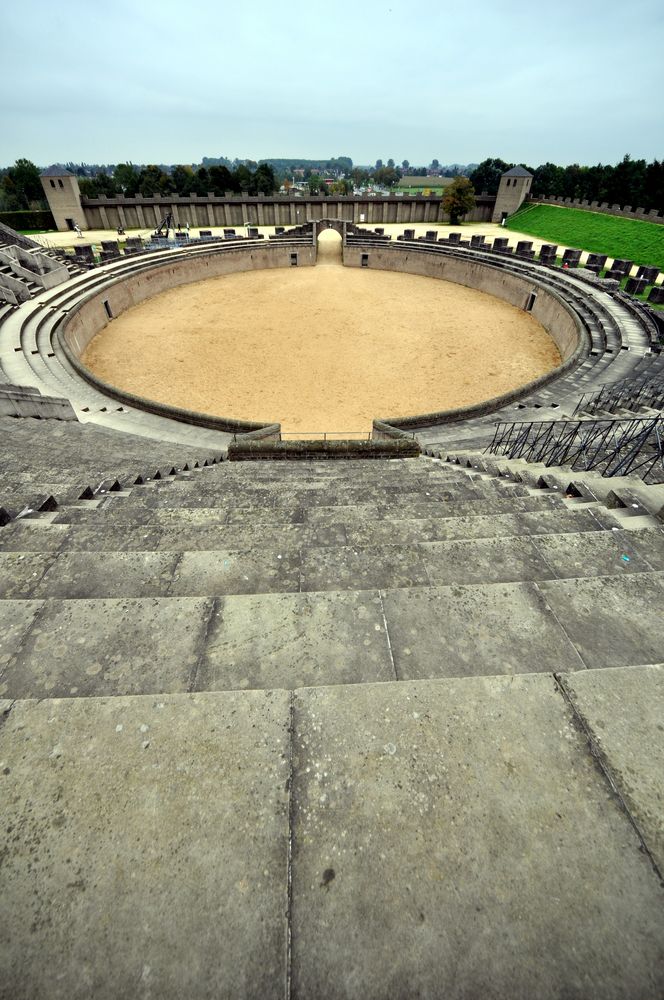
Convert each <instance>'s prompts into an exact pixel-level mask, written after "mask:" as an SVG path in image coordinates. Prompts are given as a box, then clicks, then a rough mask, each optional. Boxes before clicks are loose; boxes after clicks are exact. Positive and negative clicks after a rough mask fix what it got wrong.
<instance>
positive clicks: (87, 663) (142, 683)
mask: <svg viewBox="0 0 664 1000" xmlns="http://www.w3.org/2000/svg"><path fill="white" fill-rule="evenodd" d="M7 603H9V602H7ZM40 603H41V602H35V604H37V605H39V604H40ZM212 609H213V602H212V601H211V600H201V599H194V598H163V597H162V598H155V597H148V598H124V599H121V600H118V599H107V600H92V601H85V600H78V601H57V600H56V601H47V602H45V603H44V606H43V608H42V610H41V612H40V613H39V615H38V616H37V618H36V620H35V622H34V624H33V626H32V628H31V629H30V632H29V634H28V635H27V636H26V638H25V639H24V641H23V644H22V646H21V649H20V651H19V652H18V654H17V656H16V657H15V658H14V659H13V660H12V662H11V663H10V664H9V665H8V666H5V667H4V668H0V677H1V678H2V683H3V689H4V694H5V695H10V696H11V697H13V698H69V697H77V698H82V697H93V696H95V697H96V696H110V695H130V694H152V693H155V694H159V693H167V692H170V693H175V692H184V691H191V690H193V689H194V688H195V686H196V685H195V679H196V669H197V666H198V662H199V658H200V656H201V652H202V646H203V643H204V640H205V633H206V629H207V624H208V621H209V620H210V616H211V614H212ZM264 686H267V685H264ZM273 686H274V685H273Z"/></svg>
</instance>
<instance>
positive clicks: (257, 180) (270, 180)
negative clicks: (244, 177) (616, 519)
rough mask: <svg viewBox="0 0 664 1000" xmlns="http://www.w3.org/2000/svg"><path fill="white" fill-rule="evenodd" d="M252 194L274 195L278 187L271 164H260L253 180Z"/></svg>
mask: <svg viewBox="0 0 664 1000" xmlns="http://www.w3.org/2000/svg"><path fill="white" fill-rule="evenodd" d="M251 187H252V194H273V193H274V189H275V187H276V182H275V179H274V170H273V169H272V167H271V166H270V164H269V163H260V164H259V165H258V166H257V167H256V170H255V171H254V175H253V178H252V185H251Z"/></svg>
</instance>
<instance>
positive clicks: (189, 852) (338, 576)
mask: <svg viewBox="0 0 664 1000" xmlns="http://www.w3.org/2000/svg"><path fill="white" fill-rule="evenodd" d="M329 230H336V231H337V232H339V234H340V236H341V239H342V244H341V253H342V262H343V265H344V268H368V269H369V270H371V269H373V270H375V271H384V272H388V271H393V272H401V273H403V274H410V275H416V276H421V277H424V278H428V279H431V280H432V281H435V280H436V279H443V280H444V281H446V282H453V283H454V284H455V285H457V286H463V287H464V288H466V289H472V290H476V291H479V292H482V293H484V294H485V295H491V296H493V297H494V298H495V299H497V300H501V305H502V304H507V305H508V306H510V307H511V308H512V309H514V310H518V311H519V312H520V313H523V314H530V315H529V316H528V317H527V318H528V319H532V320H534V321H536V322H537V323H538V324H539V325H540V326H541V327H542V328H543V329H544V330H545V331H546V333H547V334H548V336H549V337H550V338H551V339H552V341H553V343H554V344H555V349H556V351H557V355H559V360H558V361H557V363H556V364H555V365H554V367H553V368H552V369H551V370H548V371H545V372H543V373H540V374H538V375H537V376H536V377H533V378H532V379H531V380H530V381H529V382H528V383H527V384H520V385H515V386H512V387H511V388H509V389H507V390H505V391H502V392H501V394H500V395H496V396H494V397H492V398H488V399H487V398H485V399H481V400H478V401H474V402H472V403H470V404H467V405H464V406H461V407H459V406H457V407H456V409H450V408H449V407H447V408H442V406H437V407H434V408H433V409H431V410H429V411H427V412H419V413H417V412H415V413H411V414H409V415H405V416H404V414H403V408H402V407H399V415H397V416H395V415H394V414H391V415H390V414H389V413H379V414H374V415H373V421H372V426H371V433H370V434H368V435H364V436H359V437H357V438H356V439H354V438H351V437H344V436H341V437H340V439H336V440H334V439H333V440H330V439H328V440H320V439H317V440H308V439H304V438H300V439H295V440H293V439H291V438H290V437H289V436H288V435H287V434H285V433H284V432H283V430H282V427H281V426H280V423H279V422H278V421H277V420H276V419H275V420H273V419H272V415H271V414H267V415H266V416H269V417H270V422H267V421H265V420H261V419H259V417H262V416H264V415H263V414H256V415H255V419H253V420H250V419H241V418H239V417H238V416H236V415H219V414H217V413H216V412H200V411H198V410H195V409H192V408H186V407H182V406H177V405H174V404H173V403H172V402H170V403H169V402H164V400H163V399H161V400H159V399H155V398H152V399H148V398H145V397H142V396H138V395H136V394H134V393H133V392H131V391H130V390H129V389H127V388H126V387H121V386H120V385H112V384H110V383H108V382H106V381H103V380H102V379H101V378H100V377H99V375H98V374H95V373H94V372H93V371H92V370H91V369H90V368H89V367H88V366H87V365H86V364H84V363H83V361H82V358H83V356H84V354H85V352H86V350H87V349H88V348H89V346H90V345H91V343H92V341H93V339H94V338H95V337H96V336H97V335H98V334H100V333H101V334H102V337H103V335H104V331H105V330H107V329H108V328H112V326H113V323H114V321H115V319H116V318H117V317H120V316H121V315H122V314H123V313H125V312H126V311H127V310H129V309H130V308H134V307H137V306H139V305H140V304H141V303H144V302H147V301H148V300H151V299H154V298H155V297H156V296H159V295H161V294H162V293H166V292H169V291H170V290H172V289H174V288H177V287H180V286H188V285H191V284H192V283H193V282H199V281H203V280H207V279H212V278H217V277H221V276H231V275H234V274H237V273H238V272H247V271H256V272H258V271H267V269H273V268H291V269H292V268H294V267H297V268H310V267H314V266H315V265H316V264H317V257H318V251H319V243H318V238H319V236H320V234H321V232H323V233H324V232H325V231H329ZM578 263H579V257H578V256H574V254H573V253H572V254H571V255H570V256H566V258H565V262H564V266H560V265H559V264H557V263H556V253H555V248H554V249H553V254H552V253H551V251H550V248H549V249H547V250H545V249H544V248H543V249H542V250H541V251H540V253H539V255H537V254H536V251H534V250H533V249H532V246H528V245H526V244H524V243H523V242H520V243H519V244H518V246H517V247H516V248H515V247H514V246H513V245H511V244H509V242H508V240H506V239H496V240H495V241H494V242H493V243H492V244H490V243H487V242H486V240H484V239H483V238H481V237H477V236H473V237H472V239H471V240H465V239H464V238H463V235H462V234H454V233H450V234H449V235H447V236H446V237H445V238H444V239H440V238H439V237H438V234H437V233H436V232H435V231H431V232H427V233H424V234H423V235H422V236H417V235H416V233H415V231H413V230H404V231H403V233H401V234H400V235H399V237H398V238H394V239H392V238H390V236H388V235H385V233H384V232H377V231H373V230H369V229H362V228H359V227H357V226H355V225H353V224H351V223H348V222H339V221H337V220H335V219H328V220H321V221H317V222H314V223H308V224H303V225H301V226H294V227H292V228H290V229H284V231H282V232H279V233H276V232H275V233H274V234H271V235H270V238H264V236H263V234H260V233H258V232H256V231H254V232H250V233H249V234H248V235H247V236H246V237H244V238H238V237H237V235H236V234H235V233H232V232H230V231H229V232H228V233H227V234H226V238H221V239H215V238H214V237H212V236H211V235H205V234H204V233H203V234H202V235H200V236H199V237H195V238H189V236H187V238H186V239H185V238H184V234H183V238H182V239H180V240H176V241H168V240H165V241H164V240H159V239H157V240H154V241H151V242H150V243H149V244H148V245H145V246H144V245H138V241H133V245H130V246H128V248H127V249H126V250H125V252H124V253H122V252H120V250H119V249H118V248H117V246H115V247H113V246H110V245H108V246H106V247H105V248H104V252H103V259H102V262H101V263H99V262H98V261H97V260H95V259H94V257H93V254H92V252H91V251H81V252H80V253H79V254H78V255H77V258H76V259H74V258H72V257H70V256H68V255H65V254H63V253H61V252H59V251H56V250H46V249H44V248H43V247H40V246H38V245H37V244H35V243H34V242H33V241H31V240H29V239H27V238H25V237H21V236H19V235H18V234H16V233H12V232H11V231H10V230H7V229H6V228H4V227H3V228H1V229H0V295H2V297H3V298H2V301H0V380H1V382H0V403H1V408H0V413H1V414H2V416H0V423H1V424H2V430H3V480H2V496H0V505H1V508H2V509H1V511H0V521H1V523H2V527H1V528H0V561H1V563H2V574H1V576H0V580H1V587H2V590H1V592H0V598H1V600H0V615H1V616H2V632H1V636H2V648H1V649H0V683H1V685H2V687H1V689H0V697H1V698H2V699H4V700H3V702H2V727H1V729H0V761H1V764H0V768H1V770H2V774H1V777H2V781H3V790H4V795H3V819H4V822H3V833H2V897H1V898H2V903H1V906H2V920H1V921H0V924H1V929H0V934H1V935H2V945H3V947H2V958H1V963H2V965H1V970H0V971H1V974H0V997H2V998H7V1000H35V998H40V1000H41V998H44V1000H46V998H48V1000H57V998H62V1000H65V998H66V1000H78V998H81V1000H82V998H92V997H94V998H109V1000H110V998H120V997H123V998H124V997H127V998H129V997H132V998H134V997H140V998H145V1000H148V998H150V1000H158V998H159V1000H162V998H169V1000H170V998H172V1000H175V998H187V1000H203V998H206V1000H207V998H213V997H214V998H222V997H223V998H231V997H232V998H241V997H247V998H272V997H274V998H277V997H279V998H300V1000H304V998H307V1000H309V998H311V1000H313V998H355V997H363V998H376V1000H378V998H381V1000H382V998H386V1000H387V998H390V1000H401V998H416V997H417V998H443V997H444V998H446V1000H448V998H449V1000H452V998H458V1000H461V998H464V1000H475V998H478V1000H479V998H501V1000H502V998H504V1000H516V998H524V1000H526V998H528V1000H530V998H537V1000H540V998H551V1000H553V998H556V1000H562V998H565V1000H571V998H579V1000H581V998H583V1000H588V998H595V997H596V998H602V1000H610V998H621V1000H622V998H625V1000H627V998H630V1000H635V998H639V1000H646V998H648V1000H650V998H652V1000H655V998H660V997H661V996H662V995H663V993H664V907H663V902H664V892H663V886H662V873H663V871H664V806H663V796H664V778H663V776H664V745H663V740H662V734H663V732H664V730H663V725H662V719H663V718H664V680H663V672H662V668H663V666H664V614H663V613H662V612H663V610H664V601H663V595H664V532H663V525H662V510H664V486H663V485H662V484H663V482H664V464H663V460H662V456H663V448H662V406H663V405H664V404H663V398H662V388H661V387H662V367H663V366H662V357H663V356H662V354H661V353H660V350H661V339H660V329H659V326H658V318H657V316H656V314H655V313H654V312H652V311H651V310H649V309H648V308H647V307H645V306H643V305H641V304H640V303H639V302H637V301H636V300H634V299H632V298H630V297H629V296H626V295H624V294H623V293H621V292H620V291H619V289H618V282H617V281H612V280H610V279H609V280H606V279H603V278H600V277H598V276H597V273H594V272H593V269H592V266H591V265H589V266H588V267H586V268H580V267H578V266H577V265H578ZM627 264H629V265H630V266H631V264H630V262H614V269H616V265H627ZM618 269H619V268H618ZM598 270H599V268H596V269H595V272H597V271H598ZM490 338H491V330H490V329H489V330H487V346H490ZM485 362H486V358H484V357H483V356H482V355H477V356H476V357H475V365H476V367H477V368H478V371H479V374H480V380H481V377H482V370H483V369H482V366H483V365H484V364H485ZM418 364H420V358H419V357H418V353H417V351H412V352H411V357H410V365H411V369H412V376H413V379H414V378H415V375H416V373H417V367H418ZM379 366H380V356H378V357H377V367H379ZM259 367H260V364H259V362H258V361H257V362H256V375H257V377H258V374H259V371H258V369H259ZM409 378H410V372H409V371H406V372H405V373H404V391H405V388H406V382H407V381H408V380H409ZM487 385H488V383H487ZM487 394H489V393H488V392H487ZM313 429H314V430H326V428H325V427H323V428H313ZM327 430H329V431H333V430H341V428H332V427H329V428H327ZM329 437H330V438H337V437H339V436H338V435H334V434H332V435H329Z"/></svg>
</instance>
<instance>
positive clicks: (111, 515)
mask: <svg viewBox="0 0 664 1000" xmlns="http://www.w3.org/2000/svg"><path fill="white" fill-rule="evenodd" d="M141 489H142V487H141ZM123 499H124V498H123V497H122V496H117V495H113V496H112V497H109V498H107V499H106V500H104V503H103V505H102V506H101V507H100V506H94V505H92V504H91V505H90V506H88V505H87V504H78V505H75V506H66V507H63V508H61V510H59V511H58V513H57V514H56V518H55V521H56V523H58V524H74V523H76V524H80V523H86V524H87V523H89V524H109V523H113V524H115V523H117V524H125V525H132V524H133V525H139V524H152V525H153V526H155V525H156V526H161V525H166V526H169V525H172V526H175V525H182V526H183V527H188V526H191V525H194V524H200V525H219V524H229V525H230V524H239V525H256V524H269V525H275V524H289V523H302V522H304V523H307V524H315V523H325V524H327V523H329V522H331V521H338V522H340V523H353V524H362V523H365V521H374V520H378V519H382V518H385V517H392V518H401V517H403V518H411V519H412V518H432V517H457V516H467V515H476V514H477V515H481V514H494V513H496V514H499V513H511V512H513V511H517V512H518V511H538V510H543V511H544V510H562V509H565V505H564V503H563V502H562V499H560V498H559V497H557V496H553V495H551V494H541V495H539V494H538V495H534V496H530V495H529V496H525V497H514V498H511V497H495V498H494V497H492V498H490V499H486V498H484V497H478V498H477V499H470V500H454V501H442V502H440V501H438V502H434V503H433V504H432V503H429V502H427V503H424V504H422V503H418V502H415V503H403V504H380V505H379V504H349V505H346V506H344V507H343V508H340V507H337V506H333V507H327V506H325V505H316V506H314V507H305V508H303V507H293V508H287V507H272V508H270V507H229V508H226V507H188V508H182V507H173V508H169V507H152V506H149V507H145V506H143V507H142V506H140V505H139V504H138V503H136V504H135V506H133V507H132V508H127V507H126V506H124V504H123Z"/></svg>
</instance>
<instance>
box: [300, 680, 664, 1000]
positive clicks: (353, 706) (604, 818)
mask: <svg viewBox="0 0 664 1000" xmlns="http://www.w3.org/2000/svg"><path fill="white" fill-rule="evenodd" d="M294 722H295V737H294V748H293V753H294V757H293V762H294V783H293V822H294V826H293V939H292V940H293V996H294V997H298V998H299V1000H305V998H306V1000H310V998H314V997H325V998H326V1000H335V998H344V1000H349V998H355V997H358V998H360V997H361V998H363V1000H365V998H372V1000H373V998H376V1000H378V998H381V1000H382V998H385V1000H388V998H390V1000H392V998H397V997H398V998H399V1000H406V998H411V997H412V998H414V997H418V998H423V997H429V998H434V997H435V998H437V997H444V998H445V1000H460V998H464V1000H470V998H473V1000H475V998H483V1000H484V998H487V1000H488V998H491V1000H498V998H500V1000H533V998H535V997H536V998H537V1000H549V998H551V1000H553V998H556V1000H560V998H562V997H565V998H566V1000H600V998H601V1000H633V998H635V997H639V998H642V1000H646V998H648V1000H655V998H658V997H659V996H661V994H662V990H664V919H663V917H664V892H663V890H662V887H661V885H660V883H659V880H658V878H657V876H656V875H655V873H654V870H653V868H652V866H651V864H650V861H649V859H648V858H647V857H646V856H645V855H644V854H643V853H642V852H641V851H640V850H639V841H638V838H637V836H636V834H635V832H634V830H633V828H632V827H631V825H630V823H629V820H628V819H627V817H626V816H625V815H624V813H623V812H622V810H621V809H620V807H619V805H618V804H617V802H616V800H615V798H614V796H613V795H612V793H611V792H610V789H609V786H608V783H607V782H606V779H605V776H604V775H603V774H602V773H601V772H600V771H599V769H598V768H597V766H596V764H595V762H594V760H593V758H592V756H591V754H590V753H589V750H588V744H587V741H586V739H585V737H584V736H583V734H580V733H579V731H578V730H577V728H576V727H575V724H574V722H573V717H572V713H571V710H570V708H569V706H568V705H567V703H566V702H565V700H564V698H563V697H562V695H561V693H560V691H559V690H558V689H557V688H556V686H555V684H554V681H553V678H552V677H550V676H536V675H530V676H524V677H511V678H473V679H463V680H460V681H438V682H436V681H433V682H431V681H430V682H412V683H404V684H399V685H366V686H360V687H357V686H356V687H353V688H332V687H331V688H325V689H322V688H321V689H310V690H308V691H301V692H297V693H296V695H295V711H294Z"/></svg>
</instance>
